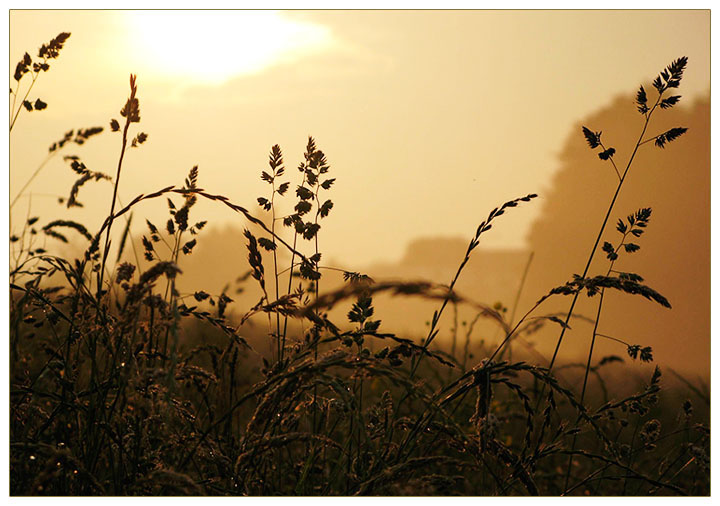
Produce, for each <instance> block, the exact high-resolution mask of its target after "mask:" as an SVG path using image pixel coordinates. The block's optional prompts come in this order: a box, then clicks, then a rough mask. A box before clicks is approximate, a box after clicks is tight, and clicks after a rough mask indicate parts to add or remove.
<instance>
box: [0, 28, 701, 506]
mask: <svg viewBox="0 0 720 506" xmlns="http://www.w3.org/2000/svg"><path fill="white" fill-rule="evenodd" d="M69 36H70V34H67V33H63V34H60V35H58V36H57V37H56V38H54V39H52V40H51V41H50V42H49V43H48V44H47V45H45V46H43V48H42V49H41V50H40V52H39V54H38V56H37V57H35V58H34V59H33V58H32V57H30V55H29V54H26V56H25V58H24V59H23V60H22V61H20V62H19V63H18V65H17V69H16V72H15V75H14V76H13V77H14V80H13V81H12V83H13V86H14V87H13V88H12V90H11V93H12V94H11V99H10V100H11V106H12V109H11V118H10V130H11V134H10V135H11V140H12V128H13V125H14V123H15V120H16V119H17V118H18V116H19V115H20V114H27V112H28V111H33V110H42V109H44V108H45V105H46V104H44V103H43V102H42V101H41V100H39V99H38V100H36V101H34V102H33V99H32V98H29V97H31V93H32V84H34V83H35V80H36V79H38V78H41V77H42V74H43V73H44V72H46V71H47V70H48V69H49V64H50V63H53V64H54V62H53V60H55V59H56V58H57V57H58V56H59V54H60V51H61V50H62V47H63V43H64V41H65V40H66V39H67V38H68V37H69ZM686 65H687V59H686V58H679V59H677V60H675V61H673V62H672V63H671V64H670V65H668V67H667V68H666V69H664V70H663V71H662V72H661V73H660V75H658V77H657V79H656V80H655V82H653V88H652V89H647V90H646V89H645V88H644V87H641V88H640V90H639V91H638V93H637V100H636V106H637V109H638V114H639V130H638V138H637V142H636V144H635V150H634V151H633V152H632V153H624V154H622V155H623V159H624V160H625V162H624V163H621V162H620V161H618V159H619V157H620V154H618V155H617V156H616V153H615V149H614V148H613V147H612V146H609V145H605V144H604V140H603V138H602V135H601V132H600V131H599V130H600V129H601V128H602V125H597V126H593V128H597V129H598V130H594V129H590V128H584V129H583V132H582V134H583V135H584V136H585V139H586V140H587V143H588V147H589V149H591V150H594V153H596V154H597V155H598V157H599V160H596V163H598V164H602V166H603V168H605V169H606V170H608V171H612V172H613V173H615V174H616V175H617V182H618V184H617V190H616V192H615V194H614V195H610V196H609V200H608V210H607V214H606V215H605V216H598V217H589V219H591V220H597V225H592V226H600V227H601V228H600V232H599V233H598V235H597V240H596V242H595V245H594V246H593V248H592V250H591V251H590V252H589V255H588V262H587V266H586V268H585V271H584V272H583V273H582V274H581V275H576V276H574V277H572V278H571V279H569V280H558V284H557V286H554V287H552V286H551V287H548V290H547V295H546V296H545V297H543V298H541V299H540V300H539V301H538V302H537V304H535V305H534V306H533V307H531V308H518V312H517V314H518V315H519V317H518V318H514V315H512V313H513V312H512V311H511V312H508V311H507V310H504V309H503V308H502V307H501V306H496V305H493V306H490V305H486V304H483V303H480V302H477V301H473V300H468V299H466V298H464V297H463V296H462V294H459V293H457V292H456V291H455V290H454V287H455V285H456V282H457V280H458V279H459V278H460V277H461V276H462V274H463V269H464V267H465V265H466V264H467V262H468V261H469V259H470V258H471V256H472V254H473V251H474V250H475V249H476V248H477V247H478V245H479V244H480V243H481V241H482V238H483V236H484V235H485V234H487V233H490V230H491V228H492V227H495V226H502V215H503V214H505V213H509V212H516V210H515V209H514V208H516V207H522V206H531V205H533V199H534V198H535V197H536V195H534V194H530V195H523V196H520V197H519V198H517V199H515V200H511V201H508V202H505V203H501V204H500V205H498V207H497V208H495V209H493V210H491V211H490V212H489V213H488V215H487V217H486V219H485V220H484V221H482V222H481V223H480V224H479V225H478V226H477V229H476V230H475V231H474V233H473V234H472V236H471V237H470V238H469V243H468V247H467V251H466V254H465V258H464V259H462V261H461V263H460V264H459V266H458V269H457V272H456V274H455V276H454V277H453V278H452V279H449V280H448V284H447V285H437V284H433V283H429V282H424V281H402V282H400V281H386V280H373V279H371V278H370V277H368V276H366V275H364V274H363V273H360V272H352V271H344V272H343V273H342V275H343V277H344V280H345V284H344V286H343V287H341V288H339V289H335V288H332V289H328V288H325V287H324V285H323V274H324V273H325V272H327V267H326V266H324V265H323V257H322V252H321V250H320V242H319V237H320V236H321V235H322V225H323V220H325V219H326V218H327V217H328V216H329V215H330V214H331V213H332V209H333V207H334V203H333V202H332V200H331V199H330V198H329V197H331V196H332V186H333V183H334V181H335V179H334V178H333V176H332V169H331V166H330V164H329V162H328V160H327V158H326V156H325V154H324V153H323V152H322V150H321V149H320V148H319V147H318V145H317V144H316V142H315V140H314V139H312V138H310V139H309V140H308V143H307V147H306V150H305V153H304V156H303V160H304V161H303V162H302V163H301V164H300V166H299V167H298V168H297V170H286V168H285V165H284V161H283V153H282V151H281V148H280V147H279V146H277V145H276V146H272V148H271V149H270V154H269V159H268V167H267V169H266V170H265V171H263V172H262V174H261V175H260V176H261V177H262V179H263V180H264V181H266V182H267V194H266V195H264V196H260V197H258V199H257V203H258V204H259V205H260V206H261V208H262V213H263V214H262V215H254V214H253V213H251V212H250V211H249V210H248V209H250V208H251V207H253V206H254V204H255V203H250V204H251V205H248V204H247V203H245V204H244V205H241V204H237V203H234V202H231V201H230V200H229V199H227V198H226V197H224V196H223V195H222V193H218V192H216V191H213V189H211V188H202V186H201V184H200V180H201V173H200V171H199V170H198V168H197V167H193V168H192V169H190V170H189V173H188V175H187V177H186V179H185V181H184V182H183V183H182V184H177V185H176V184H173V183H174V182H172V181H170V182H168V185H167V186H165V187H163V188H158V189H157V191H154V192H151V193H146V194H142V195H138V196H137V197H136V198H134V199H133V200H132V201H130V202H129V203H127V204H126V205H124V206H122V205H120V204H119V202H118V201H117V199H116V197H117V189H118V187H119V185H121V184H122V181H121V176H122V171H123V162H124V158H125V153H126V152H127V151H128V150H130V149H134V148H135V149H142V144H143V143H145V142H146V141H147V140H148V135H147V134H145V133H143V132H142V131H141V130H140V129H139V128H138V127H139V125H140V102H141V100H140V92H139V91H138V80H137V79H136V77H135V76H131V77H130V90H129V96H128V98H127V99H126V101H125V103H124V105H123V107H122V109H121V110H120V111H119V113H120V116H119V117H116V118H111V119H110V120H109V123H108V126H109V130H110V132H107V131H106V130H107V129H105V128H89V129H85V130H79V131H71V132H68V134H67V135H66V136H65V137H64V138H63V139H61V140H60V141H58V142H57V143H55V144H54V145H53V146H51V147H50V153H56V152H60V151H61V150H64V149H65V148H67V147H68V146H71V145H73V143H75V144H81V143H84V142H92V137H94V136H95V135H114V136H116V138H117V142H118V147H119V148H120V154H119V156H118V157H117V161H116V162H113V165H114V167H116V170H115V173H114V174H104V173H100V172H94V171H92V170H90V169H89V168H88V167H86V166H85V164H84V163H83V161H82V160H81V159H79V158H78V157H75V156H72V155H68V156H66V157H65V158H66V160H67V162H68V164H69V165H70V167H71V169H72V170H74V171H75V172H76V173H77V182H76V183H75V185H74V186H73V187H72V188H71V189H69V190H68V198H67V200H66V202H65V203H66V204H67V206H68V207H71V206H72V205H74V204H77V199H78V196H79V195H80V194H81V193H82V192H83V191H88V187H89V186H91V185H92V184H94V183H95V182H97V181H99V180H103V179H105V180H110V181H111V182H112V183H113V185H114V193H113V198H112V201H111V202H108V203H107V207H108V209H105V210H100V209H98V211H97V212H98V213H104V214H103V215H106V216H107V218H106V219H105V220H104V222H103V225H102V226H101V227H100V228H99V230H89V229H88V228H86V227H85V226H84V225H83V224H81V223H77V222H75V221H72V220H69V219H66V218H65V217H63V216H59V215H58V216H51V217H47V218H42V217H28V219H27V220H26V222H25V224H24V227H23V228H22V230H21V231H19V232H17V233H16V234H14V235H13V236H12V237H11V238H10V259H11V265H10V266H9V267H10V306H11V307H10V308H9V310H10V371H11V373H10V375H11V376H10V399H11V405H10V470H11V472H10V492H11V494H13V495H342V496H345V495H488V496H506V495H708V494H709V492H710V476H709V445H710V436H709V394H708V393H707V392H706V391H704V390H703V389H702V387H701V386H700V387H699V386H696V385H693V384H690V383H687V384H684V387H683V390H678V389H675V390H674V392H673V393H672V394H670V393H668V392H667V391H665V390H664V389H663V385H664V381H665V376H664V374H663V372H662V371H661V370H660V369H659V368H655V370H654V372H653V373H652V374H650V375H648V377H641V376H638V374H637V373H636V370H637V369H636V368H634V367H633V366H634V362H639V361H642V362H651V361H652V360H653V356H652V347H651V344H652V343H647V344H643V345H638V344H634V343H626V342H624V341H621V340H619V339H617V338H616V337H613V336H606V335H602V334H600V333H599V332H598V330H597V329H598V323H599V322H600V320H601V318H602V308H603V297H604V294H605V292H606V291H607V290H617V291H622V292H624V293H628V294H634V295H638V296H642V297H645V298H647V299H648V300H651V301H653V302H655V303H657V304H660V305H662V306H665V307H668V308H669V307H670V303H669V302H668V301H667V300H666V299H665V297H663V295H661V294H660V293H658V292H657V291H655V290H653V289H652V288H650V287H649V286H647V285H645V284H644V280H643V278H642V277H641V276H640V275H638V274H636V273H630V272H623V271H620V270H618V267H617V266H616V262H618V259H620V258H622V257H623V256H624V255H629V254H634V253H635V252H637V250H638V249H640V247H641V245H642V234H643V232H644V231H645V229H646V227H648V226H652V210H651V209H650V208H639V209H637V210H632V211H630V210H619V209H615V205H614V204H615V200H616V198H617V196H618V194H619V192H620V190H621V189H622V186H623V182H624V181H625V178H626V177H627V175H628V173H629V172H630V171H631V168H632V166H633V162H634V161H635V159H636V157H640V156H642V153H641V152H642V150H644V149H660V148H664V147H665V146H666V145H667V144H668V143H671V142H676V141H677V142H682V141H681V140H680V141H678V140H677V139H678V138H679V137H681V136H682V135H683V134H684V133H685V129H684V128H682V127H677V128H672V129H670V130H668V131H666V132H664V133H661V134H658V135H653V134H651V133H649V132H651V131H652V130H650V129H649V128H648V127H649V125H651V123H652V118H653V117H654V115H656V114H662V111H663V110H664V109H668V108H670V107H672V106H673V105H675V104H676V103H677V102H678V100H679V96H677V95H675V94H674V92H675V91H676V88H678V86H679V84H680V82H681V79H682V76H683V71H684V69H685V67H686ZM29 119H31V120H32V121H41V120H42V118H41V117H39V116H38V117H35V116H34V115H33V117H31V118H29ZM578 134H580V132H579V133H578ZM591 154H592V153H591ZM110 160H112V158H111V155H110V154H108V163H110ZM41 169H42V166H41V167H39V168H38V170H37V171H35V173H34V174H31V175H28V179H29V180H28V184H30V183H32V180H33V179H34V178H35V177H42V171H41ZM27 187H28V185H26V187H23V188H21V189H20V193H22V192H23V191H25V190H26V188H27ZM12 197H15V195H11V213H12V205H13V204H14V203H15V201H16V199H15V200H13V199H12ZM200 199H203V200H207V201H211V202H213V203H214V204H215V205H217V206H221V207H223V208H229V209H231V210H232V211H234V212H235V213H237V217H238V220H239V221H240V222H242V223H244V224H245V226H246V227H247V228H246V229H245V239H246V244H247V251H246V252H244V253H243V254H244V255H247V258H248V262H249V266H250V271H249V272H247V273H245V274H243V273H238V275H239V276H240V278H239V281H238V282H239V283H241V284H256V285H257V286H258V287H259V288H260V293H261V294H262V296H261V298H260V300H259V301H258V302H257V304H255V305H254V306H252V307H239V308H238V307H234V311H233V314H234V315H242V316H241V317H235V316H233V317H230V316H229V310H228V308H231V307H233V306H234V305H235V302H234V301H233V299H232V295H233V294H232V293H231V292H230V291H226V292H223V293H220V294H211V293H207V292H205V291H202V290H198V291H196V292H194V293H192V294H181V293H179V292H178V290H177V289H176V280H177V279H178V277H179V276H182V261H183V257H185V256H186V255H190V254H192V251H193V248H195V247H196V245H197V243H198V241H202V231H203V228H204V227H205V224H206V223H207V222H206V221H205V218H204V217H202V216H199V217H198V216H195V213H194V210H195V209H194V206H195V204H196V203H197V202H198V201H199V200H200ZM280 199H292V201H293V202H294V210H293V213H292V214H290V215H286V216H283V215H278V214H276V209H277V202H278V201H279V200H280ZM140 203H145V205H154V206H165V207H167V211H168V216H167V222H165V223H152V222H150V221H147V223H146V225H147V232H146V235H144V236H143V237H142V239H141V244H138V245H136V246H137V255H138V256H137V257H136V258H135V260H134V261H129V260H128V259H129V258H133V254H132V253H131V251H132V250H133V249H134V246H135V245H133V244H131V243H132V241H133V237H132V234H130V232H129V231H130V226H131V224H132V223H133V222H134V223H137V222H142V221H145V220H143V219H142V218H141V217H139V216H138V215H137V213H138V212H139V211H137V209H138V208H139V207H140V206H139V204H140ZM339 205H342V204H341V203H339ZM253 212H254V211H253ZM613 229H614V230H613ZM613 234H614V235H613ZM68 241H73V242H77V241H84V243H83V250H84V253H83V254H81V255H78V256H77V258H75V257H70V256H67V255H59V254H56V253H55V249H56V248H55V247H54V246H53V244H54V243H57V244H58V245H60V244H62V243H67V242H68ZM560 246H561V245H558V247H560ZM279 251H283V252H287V255H282V256H281V255H278V252H279ZM644 253H646V254H653V253H654V252H644ZM139 255H142V256H143V259H141V258H139ZM598 255H601V256H605V257H606V258H607V263H606V269H605V270H604V271H603V272H598V273H591V272H589V271H590V266H591V263H592V260H593V259H594V258H595V257H596V256H598ZM288 257H289V259H290V260H289V263H288V264H287V265H283V264H281V260H282V259H286V258H288ZM228 281H229V284H231V283H230V282H232V281H234V280H228ZM380 294H393V295H395V296H397V297H399V298H403V297H421V298H425V299H429V300H433V301H434V302H435V303H436V305H437V309H436V311H435V312H434V314H432V315H422V316H420V318H423V320H429V324H428V325H427V327H428V330H427V334H425V335H422V336H416V337H415V338H413V339H408V338H405V337H401V336H398V335H395V334H393V333H391V332H389V331H386V329H384V328H383V325H382V315H381V314H376V313H375V310H374V306H373V297H375V296H376V295H380ZM586 296H590V297H594V299H595V300H596V301H597V313H596V314H594V315H592V317H593V321H594V326H595V330H594V331H593V333H592V335H591V336H588V338H589V339H591V342H592V343H593V344H594V343H595V341H596V340H597V339H610V340H615V341H617V345H618V355H611V356H605V357H596V356H593V352H592V349H593V348H592V345H591V347H590V353H589V355H588V357H587V361H586V362H584V363H582V364H571V363H565V362H564V361H563V359H562V343H563V339H564V338H565V333H566V330H567V329H568V328H569V323H570V322H571V319H572V317H573V310H574V307H575V303H576V301H577V299H578V298H579V297H586ZM551 297H553V298H563V297H564V298H565V299H566V300H567V306H568V310H567V312H566V313H564V314H561V315H557V314H552V315H544V314H543V312H542V309H543V302H545V300H547V299H549V298H551ZM343 303H344V304H346V305H347V306H348V307H349V308H350V309H349V311H348V312H347V315H346V317H345V318H344V320H343V321H337V319H336V321H331V320H330V318H329V316H328V314H329V313H328V312H329V310H330V309H331V308H333V307H337V306H340V305H342V304H343ZM458 304H462V305H466V306H468V307H471V308H473V310H474V311H475V314H476V319H475V322H477V321H479V320H487V321H488V322H492V323H493V324H494V325H495V326H496V328H497V329H498V333H499V335H500V339H499V340H498V342H497V343H485V342H484V343H483V344H482V345H478V344H477V343H472V344H471V343H469V342H468V343H467V345H465V344H464V343H462V342H458V345H457V346H453V348H452V349H443V347H442V346H439V345H438V344H437V343H436V342H435V341H436V337H437V336H438V333H439V331H440V329H441V328H442V327H443V326H448V325H451V324H452V323H451V318H452V315H451V314H450V313H451V311H452V308H453V307H455V306H456V305H458ZM411 316H414V315H411ZM249 322H253V323H254V324H255V325H253V326H252V328H251V327H249ZM475 322H470V325H474V324H475ZM539 325H554V326H556V327H557V330H558V332H557V344H556V346H555V352H554V354H553V355H552V357H548V361H547V362H543V363H536V361H535V360H534V359H533V357H532V356H530V357H528V358H527V360H524V361H518V353H515V354H514V355H511V354H510V353H509V350H510V349H511V348H512V346H513V344H514V343H515V342H516V340H518V339H522V338H523V336H527V335H529V334H531V333H532V332H534V331H535V330H536V328H537V327H538V326H539ZM258 329H263V330H258ZM468 335H469V333H468ZM470 346H472V355H473V357H474V358H472V359H470V358H469V349H470ZM511 357H513V358H514V359H511ZM520 358H522V357H520Z"/></svg>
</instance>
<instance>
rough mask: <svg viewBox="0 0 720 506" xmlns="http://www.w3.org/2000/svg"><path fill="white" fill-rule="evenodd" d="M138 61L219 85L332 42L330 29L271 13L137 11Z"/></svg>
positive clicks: (133, 27)
mask: <svg viewBox="0 0 720 506" xmlns="http://www.w3.org/2000/svg"><path fill="white" fill-rule="evenodd" d="M127 16H128V31H129V32H130V33H129V35H130V37H131V40H132V41H133V44H134V45H135V47H136V54H135V56H136V57H139V59H141V60H142V63H143V65H144V66H147V67H148V68H149V69H150V70H152V72H153V73H155V74H162V75H164V76H166V77H170V78H183V79H191V80H193V81H195V82H201V83H206V84H221V83H223V82H225V81H227V80H228V79H230V78H231V77H234V76H238V75H242V74H253V73H257V72H260V71H262V70H264V69H265V68H267V67H270V66H272V65H274V64H277V63H280V62H283V61H292V60H294V59H297V58H298V57H300V56H303V55H305V54H308V53H311V52H314V51H318V50H321V49H322V48H323V47H324V46H327V45H329V44H330V43H331V36H330V31H329V30H328V29H327V28H326V27H324V26H322V25H317V24H312V23H308V22H304V21H296V20H293V19H290V18H288V17H287V16H285V15H283V14H282V13H279V12H274V11H135V12H128V13H127Z"/></svg>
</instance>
